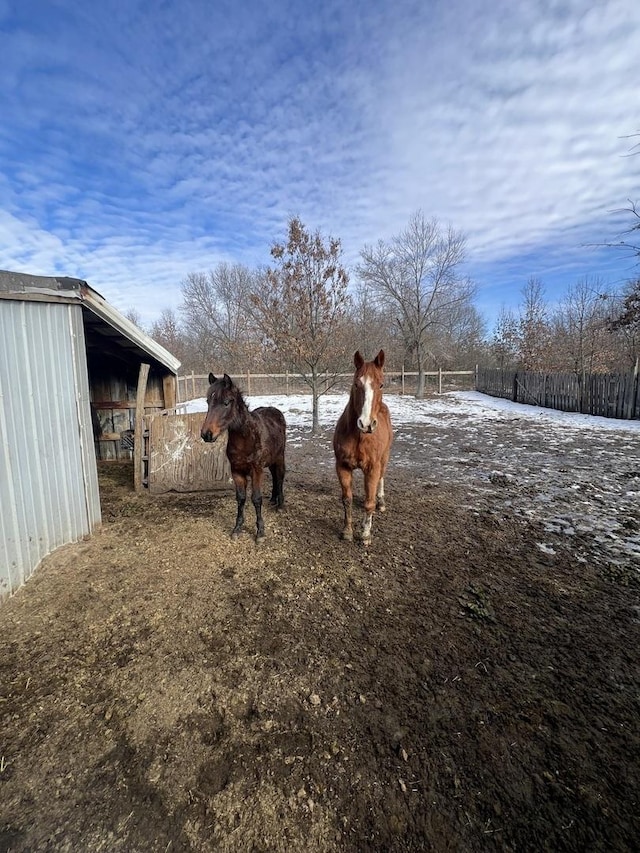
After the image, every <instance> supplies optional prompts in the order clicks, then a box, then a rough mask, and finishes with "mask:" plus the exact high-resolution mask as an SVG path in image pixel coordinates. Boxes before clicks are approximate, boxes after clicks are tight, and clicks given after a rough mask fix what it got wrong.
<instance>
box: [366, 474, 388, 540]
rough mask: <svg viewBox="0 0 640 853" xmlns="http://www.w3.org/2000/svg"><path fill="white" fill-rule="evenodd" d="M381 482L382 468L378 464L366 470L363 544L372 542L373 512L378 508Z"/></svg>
mask: <svg viewBox="0 0 640 853" xmlns="http://www.w3.org/2000/svg"><path fill="white" fill-rule="evenodd" d="M380 482H381V477H380V468H379V467H378V466H376V467H374V468H371V469H369V470H367V471H365V472H364V521H363V522H362V543H363V545H370V544H371V526H372V524H373V512H374V510H375V508H376V499H378V500H379V497H380V492H379V484H380ZM382 503H383V505H384V484H383V486H382Z"/></svg>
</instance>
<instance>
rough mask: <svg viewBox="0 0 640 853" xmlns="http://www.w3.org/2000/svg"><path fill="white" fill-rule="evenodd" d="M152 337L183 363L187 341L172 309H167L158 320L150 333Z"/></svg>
mask: <svg viewBox="0 0 640 853" xmlns="http://www.w3.org/2000/svg"><path fill="white" fill-rule="evenodd" d="M149 334H150V335H151V337H152V338H153V339H154V340H155V341H157V342H158V343H159V344H161V345H162V346H163V347H164V348H165V349H166V350H168V351H169V352H170V353H172V355H175V356H176V358H179V359H180V361H181V362H183V366H184V359H185V353H186V349H187V347H186V339H185V335H184V332H183V331H182V330H181V328H180V324H179V321H178V318H177V316H176V314H175V311H173V310H172V309H171V308H165V309H164V310H163V311H162V313H161V314H160V317H159V319H158V320H156V321H155V322H154V323H153V325H152V326H151V329H150V331H149Z"/></svg>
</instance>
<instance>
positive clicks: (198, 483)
mask: <svg viewBox="0 0 640 853" xmlns="http://www.w3.org/2000/svg"><path fill="white" fill-rule="evenodd" d="M202 420H203V415H202V413H201V412H200V413H198V412H196V413H192V414H184V415H154V416H153V417H151V418H149V445H148V447H149V468H148V488H149V492H150V493H153V494H161V493H162V492H170V491H174V492H201V491H207V490H209V489H212V488H215V487H217V486H219V485H220V484H221V482H225V481H226V480H228V479H229V477H230V476H231V471H230V469H229V461H228V459H227V455H226V453H225V450H226V447H227V434H226V433H224V434H223V435H221V436H220V438H219V439H218V440H217V441H216V442H214V443H213V444H207V443H206V442H204V441H203V440H202V439H201V438H200V427H201V426H202Z"/></svg>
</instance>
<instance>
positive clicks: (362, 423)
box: [358, 377, 373, 429]
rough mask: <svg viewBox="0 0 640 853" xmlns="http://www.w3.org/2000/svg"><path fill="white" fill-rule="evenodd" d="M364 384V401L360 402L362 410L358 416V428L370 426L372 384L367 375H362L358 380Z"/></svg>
mask: <svg viewBox="0 0 640 853" xmlns="http://www.w3.org/2000/svg"><path fill="white" fill-rule="evenodd" d="M360 382H362V384H363V386H364V402H363V404H362V411H361V412H360V417H359V418H358V426H359V427H360V429H369V427H370V426H371V407H372V406H373V385H372V384H371V379H369V377H367V378H366V379H365V377H362V379H361V380H360Z"/></svg>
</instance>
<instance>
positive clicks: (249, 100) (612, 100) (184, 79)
mask: <svg viewBox="0 0 640 853" xmlns="http://www.w3.org/2000/svg"><path fill="white" fill-rule="evenodd" d="M316 6H317V7H319V8H316ZM316 6H311V5H310V6H309V7H303V5H302V4H300V3H295V2H293V0H291V2H286V0H274V2H273V3H270V4H264V3H261V2H257V0H255V2H247V3H242V4H237V3H230V2H229V3H218V2H217V3H215V4H212V3H209V2H206V0H191V2H185V3H181V4H179V5H176V4H169V3H157V4H153V5H152V6H149V5H148V4H145V3H142V2H135V0H133V2H130V3H127V4H122V3H118V2H114V0H107V2H104V3H101V4H99V5H98V6H94V5H92V6H90V7H89V6H87V5H86V4H85V5H83V4H74V3H71V2H70V0H58V2H54V3H51V2H44V0H42V2H37V0H26V2H25V3H23V4H20V6H18V5H17V4H16V5H13V4H12V5H11V6H9V4H8V3H6V2H5V3H4V5H3V4H2V0H0V52H1V53H2V56H3V62H2V65H1V66H0V83H1V87H0V112H1V113H2V115H3V117H4V119H3V121H2V122H1V123H0V159H1V162H2V170H1V174H0V198H1V199H2V212H1V213H0V267H3V268H9V269H22V270H24V271H27V272H33V273H59V274H66V275H78V276H81V277H84V278H87V279H88V280H89V281H90V282H91V283H92V284H93V285H94V286H95V287H96V288H97V289H98V290H100V291H101V292H102V293H103V294H104V295H105V296H106V297H107V298H108V299H110V300H111V301H112V302H113V303H114V304H116V305H117V306H118V307H120V308H123V309H126V308H128V307H134V308H136V309H137V310H138V311H139V312H140V313H141V315H142V316H143V318H144V319H145V320H147V321H149V320H151V319H153V318H154V317H155V316H157V314H158V313H159V311H160V310H161V309H162V308H163V307H168V306H175V305H177V304H178V302H179V297H180V293H179V285H180V282H181V280H182V279H183V278H184V277H185V276H186V275H187V274H188V273H189V272H191V271H193V270H197V269H206V268H208V267H210V266H213V265H215V264H216V263H217V262H218V261H219V260H238V261H243V262H246V263H251V264H253V263H264V262H267V261H268V259H269V254H268V251H269V246H270V244H271V243H272V241H273V240H275V239H280V238H281V237H282V236H283V235H284V228H285V224H286V219H287V217H288V216H289V215H291V214H292V213H296V214H299V215H300V216H302V218H303V219H304V220H305V221H306V222H308V224H309V225H310V226H312V227H316V226H319V227H321V228H322V230H323V231H325V232H327V233H331V234H333V235H335V236H339V237H341V239H342V241H343V246H344V248H345V253H346V256H347V258H348V260H349V261H350V262H354V261H355V260H356V259H357V256H358V252H359V251H360V249H361V248H362V246H363V245H364V244H365V243H371V242H374V241H376V240H377V239H378V238H387V237H389V236H391V235H393V234H395V233H397V232H398V231H400V230H401V229H402V228H403V227H404V226H405V225H406V222H407V220H408V218H409V216H410V215H411V213H412V212H413V211H415V210H416V209H418V208H420V209H422V210H423V211H424V212H425V214H426V215H428V216H437V217H439V218H440V219H441V220H442V221H444V222H451V223H452V224H453V225H454V226H455V227H456V228H459V229H461V230H463V231H464V232H465V233H466V234H467V235H468V247H469V260H468V271H469V273H470V274H471V275H472V276H473V277H475V278H476V279H477V280H478V282H479V284H480V286H481V287H480V305H481V307H483V308H485V310H487V312H488V313H491V312H492V311H493V312H495V310H496V307H497V306H498V304H499V303H500V302H504V303H506V304H510V303H511V304H512V303H513V302H514V301H517V299H518V293H517V291H518V288H520V287H521V286H522V285H523V284H524V283H525V281H526V279H527V278H528V277H529V276H530V275H538V276H539V277H540V278H542V279H543V281H545V282H546V283H547V285H548V287H549V288H550V290H551V291H552V292H553V291H554V290H555V289H557V288H559V287H561V286H563V285H564V284H565V283H566V282H567V281H568V280H575V279H576V278H578V277H580V276H581V275H585V274H589V273H592V274H601V275H604V276H605V277H606V278H607V279H609V280H611V281H619V280H620V279H621V278H624V277H626V275H627V272H629V273H633V269H631V270H629V262H628V259H626V258H622V257H614V254H613V253H611V252H609V253H608V254H606V253H602V252H596V251H594V250H593V248H589V245H590V244H595V243H602V242H604V241H606V240H607V239H610V238H611V237H613V236H614V235H615V234H616V233H617V231H618V230H619V228H620V227H621V222H622V220H621V218H620V216H618V217H616V216H615V215H613V214H612V213H611V211H612V210H614V209H616V208H621V207H623V206H624V205H625V203H626V200H627V199H628V198H634V197H636V198H637V196H638V195H640V192H638V189H639V182H638V174H639V171H640V170H639V169H638V166H639V165H640V160H638V161H636V160H634V159H633V158H626V157H625V156H624V155H625V154H626V153H627V152H628V151H629V148H630V145H631V143H630V140H629V139H625V138H623V137H625V136H627V135H629V134H632V133H634V132H636V131H638V130H640V117H639V116H640V110H639V107H640V89H638V86H637V81H638V79H640V51H638V50H637V45H638V44H639V43H640V6H639V5H638V4H637V3H636V2H634V0H608V2H606V3H601V4H592V3H590V2H587V0H565V1H564V2H554V0H548V2H542V0H536V2H532V3H527V4H524V3H512V2H507V0H498V2H496V3H493V4H490V5H487V4H477V3H473V2H471V0H466V2H465V0H451V2H448V3H444V2H440V0H435V1H434V2H430V3H425V2H410V0H399V2H394V3H391V2H390V0H372V2H367V3H365V2H362V0H359V2H355V3H348V4H345V3H341V2H337V0H335V2H329V3H323V4H316Z"/></svg>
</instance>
